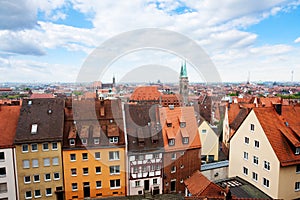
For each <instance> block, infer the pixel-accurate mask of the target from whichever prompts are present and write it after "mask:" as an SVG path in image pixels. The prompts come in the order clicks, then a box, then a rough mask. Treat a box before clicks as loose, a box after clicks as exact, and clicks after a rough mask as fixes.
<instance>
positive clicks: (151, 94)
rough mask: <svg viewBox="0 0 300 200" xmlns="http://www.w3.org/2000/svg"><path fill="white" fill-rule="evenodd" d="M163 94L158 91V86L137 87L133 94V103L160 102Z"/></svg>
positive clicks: (131, 98)
mask: <svg viewBox="0 0 300 200" xmlns="http://www.w3.org/2000/svg"><path fill="white" fill-rule="evenodd" d="M160 96H161V93H160V92H159V91H158V88H157V86H142V87H137V88H136V89H135V90H134V92H133V93H132V95H131V97H130V100H131V101H149V100H159V98H160Z"/></svg>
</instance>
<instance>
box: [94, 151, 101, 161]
mask: <svg viewBox="0 0 300 200" xmlns="http://www.w3.org/2000/svg"><path fill="white" fill-rule="evenodd" d="M95 159H96V160H100V152H95Z"/></svg>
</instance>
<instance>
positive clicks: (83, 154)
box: [81, 153, 89, 161]
mask: <svg viewBox="0 0 300 200" xmlns="http://www.w3.org/2000/svg"><path fill="white" fill-rule="evenodd" d="M81 156H82V160H83V161H87V160H88V159H89V154H88V153H82V154H81Z"/></svg>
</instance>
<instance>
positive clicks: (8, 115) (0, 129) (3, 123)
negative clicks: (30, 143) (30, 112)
mask: <svg viewBox="0 0 300 200" xmlns="http://www.w3.org/2000/svg"><path fill="white" fill-rule="evenodd" d="M19 115H20V106H3V105H0V137H1V140H0V148H8V147H11V146H13V142H14V138H15V134H16V129H17V125H18V119H19Z"/></svg>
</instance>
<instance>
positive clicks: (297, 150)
mask: <svg viewBox="0 0 300 200" xmlns="http://www.w3.org/2000/svg"><path fill="white" fill-rule="evenodd" d="M295 154H296V155H299V154H300V148H299V147H297V148H296V150H295Z"/></svg>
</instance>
